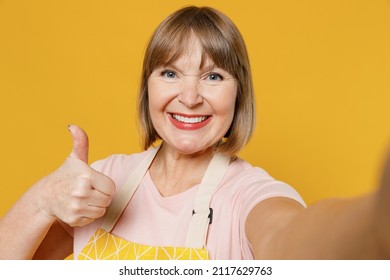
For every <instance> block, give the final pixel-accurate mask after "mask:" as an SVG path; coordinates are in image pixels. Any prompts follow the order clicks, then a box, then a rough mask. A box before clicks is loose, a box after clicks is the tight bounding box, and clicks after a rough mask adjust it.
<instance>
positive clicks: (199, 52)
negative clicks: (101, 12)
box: [161, 35, 215, 69]
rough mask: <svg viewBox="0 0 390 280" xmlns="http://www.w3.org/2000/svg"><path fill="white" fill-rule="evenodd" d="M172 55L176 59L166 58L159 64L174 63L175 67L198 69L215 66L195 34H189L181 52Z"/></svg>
mask: <svg viewBox="0 0 390 280" xmlns="http://www.w3.org/2000/svg"><path fill="white" fill-rule="evenodd" d="M172 57H175V58H176V59H175V60H173V59H168V60H167V61H166V62H165V63H164V64H163V65H161V66H168V65H174V66H177V67H185V66H188V67H193V68H195V67H197V68H198V69H203V68H211V67H214V66H215V63H214V62H213V60H212V59H211V58H210V56H209V55H208V54H207V53H206V51H205V49H204V48H203V46H202V44H201V42H200V40H199V39H198V38H197V37H196V36H195V35H191V36H190V37H189V38H187V39H186V42H185V43H184V47H183V49H182V52H181V53H176V54H173V55H172Z"/></svg>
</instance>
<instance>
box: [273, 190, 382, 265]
mask: <svg viewBox="0 0 390 280" xmlns="http://www.w3.org/2000/svg"><path fill="white" fill-rule="evenodd" d="M377 227H378V225H377V224H376V219H375V197H374V195H369V196H364V197H361V198H356V199H329V200H324V201H321V202H318V203H316V204H314V205H312V206H310V207H308V208H307V209H305V210H302V211H300V212H299V213H298V214H297V215H295V217H294V218H293V219H291V221H290V222H289V223H288V224H287V225H286V226H285V227H284V228H283V229H281V230H279V231H278V233H277V234H275V236H274V237H273V238H272V240H271V242H270V243H271V244H270V247H269V249H270V250H269V252H271V258H282V259H380V258H386V252H383V251H381V244H380V243H379V240H378V236H377V229H378V228H377ZM387 257H388V256H387Z"/></svg>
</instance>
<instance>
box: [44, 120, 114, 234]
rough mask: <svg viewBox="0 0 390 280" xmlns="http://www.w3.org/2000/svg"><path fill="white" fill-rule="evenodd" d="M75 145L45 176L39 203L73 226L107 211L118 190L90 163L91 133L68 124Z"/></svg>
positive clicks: (85, 222)
mask: <svg viewBox="0 0 390 280" xmlns="http://www.w3.org/2000/svg"><path fill="white" fill-rule="evenodd" d="M69 131H70V133H71V135H72V138H73V149H72V152H71V153H70V155H69V156H68V158H67V159H66V160H65V162H64V163H63V164H62V165H61V166H60V168H58V169H57V170H56V171H54V172H53V173H52V174H50V175H49V176H47V177H45V178H44V181H45V182H44V184H43V185H44V187H43V188H44V190H43V192H42V195H41V197H40V200H39V207H40V208H41V210H42V211H44V212H45V213H46V214H47V215H49V216H52V217H53V218H54V217H55V218H58V219H60V220H61V221H63V222H65V223H67V224H69V225H70V226H83V225H86V224H88V223H90V222H92V221H93V220H94V219H96V218H99V217H101V216H103V215H104V213H105V212H106V208H107V207H108V206H109V205H110V203H111V199H112V195H113V193H114V191H115V184H114V182H113V181H112V180H111V179H110V178H108V177H107V176H105V175H103V174H102V173H99V172H97V171H95V170H94V169H92V168H91V167H90V166H89V165H88V147H89V146H88V136H87V134H86V133H85V132H84V131H83V130H82V129H81V128H80V127H78V126H75V125H71V126H69Z"/></svg>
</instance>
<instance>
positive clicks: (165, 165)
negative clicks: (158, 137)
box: [149, 144, 214, 196]
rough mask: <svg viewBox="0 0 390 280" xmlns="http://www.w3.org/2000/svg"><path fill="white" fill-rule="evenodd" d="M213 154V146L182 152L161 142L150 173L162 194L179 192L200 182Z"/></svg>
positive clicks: (167, 194) (169, 194)
mask: <svg viewBox="0 0 390 280" xmlns="http://www.w3.org/2000/svg"><path fill="white" fill-rule="evenodd" d="M213 154H214V153H213V148H209V149H207V150H205V151H202V152H199V153H196V154H189V155H188V154H182V153H180V152H178V151H175V150H172V149H171V148H170V147H169V146H168V145H164V144H163V146H162V147H161V148H160V151H159V152H158V154H157V156H156V158H155V160H154V161H153V163H152V165H151V167H150V170H149V171H150V175H151V177H152V180H153V182H154V184H155V185H156V187H157V189H158V191H159V192H160V194H161V195H162V196H171V195H175V194H179V193H181V192H184V191H186V190H188V189H190V188H191V187H193V186H195V185H197V184H199V183H200V182H201V180H202V178H203V175H204V173H205V172H206V170H207V167H208V165H209V162H210V160H211V158H212V156H213Z"/></svg>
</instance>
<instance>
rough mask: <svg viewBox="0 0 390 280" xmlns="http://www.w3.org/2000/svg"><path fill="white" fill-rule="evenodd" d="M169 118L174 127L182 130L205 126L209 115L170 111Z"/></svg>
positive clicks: (208, 120) (209, 117)
mask: <svg viewBox="0 0 390 280" xmlns="http://www.w3.org/2000/svg"><path fill="white" fill-rule="evenodd" d="M169 119H170V121H171V123H172V124H173V125H174V126H175V127H176V128H179V129H184V130H196V129H200V128H202V127H204V126H206V125H207V124H208V123H209V122H210V120H211V116H210V115H184V114H177V113H170V114H169Z"/></svg>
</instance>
